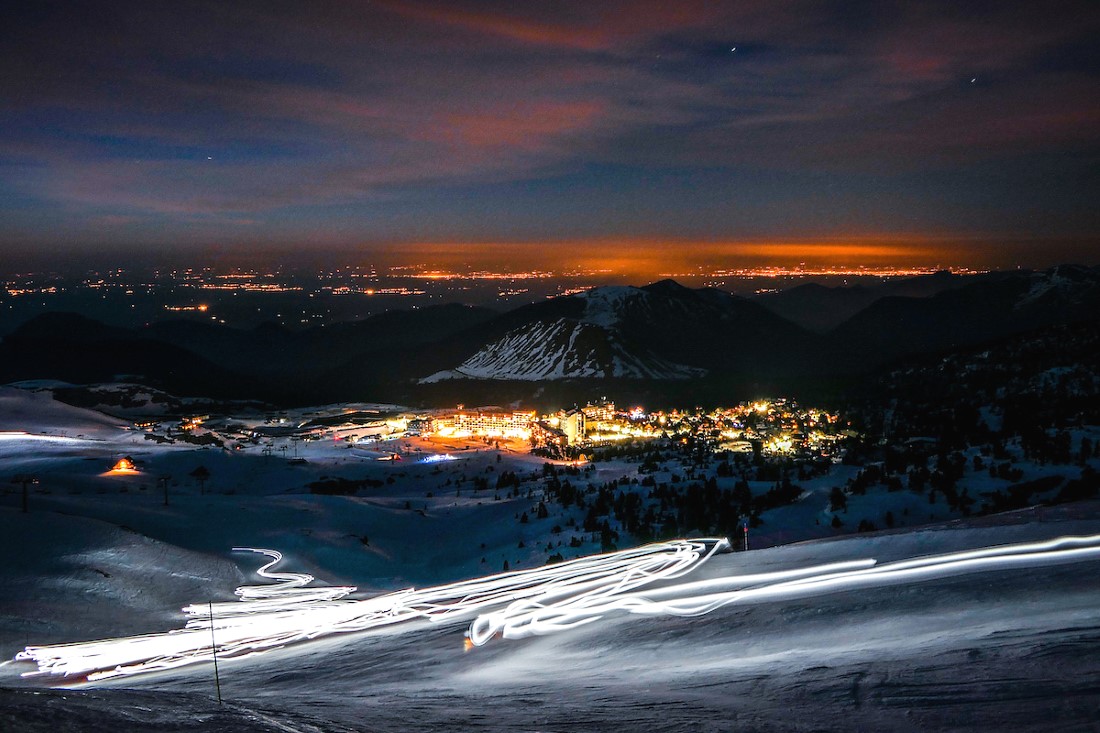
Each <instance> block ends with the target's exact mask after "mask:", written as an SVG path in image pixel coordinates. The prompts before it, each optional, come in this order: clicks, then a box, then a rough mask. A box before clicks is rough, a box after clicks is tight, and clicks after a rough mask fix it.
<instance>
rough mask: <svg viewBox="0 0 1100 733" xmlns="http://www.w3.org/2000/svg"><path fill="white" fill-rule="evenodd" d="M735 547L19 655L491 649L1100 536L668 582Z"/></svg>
mask: <svg viewBox="0 0 1100 733" xmlns="http://www.w3.org/2000/svg"><path fill="white" fill-rule="evenodd" d="M729 548H730V545H729V542H728V540H725V539H706V540H702V539H701V540H676V541H670V542H661V543H656V544H651V545H645V546H643V547H638V548H635V549H632V550H624V551H621V552H614V553H608V554H604V555H593V556H590V557H584V558H578V559H575V560H571V561H568V562H563V563H559V564H557V565H550V566H546V567H542V568H537V569H533V570H521V571H515V572H510V573H500V574H496V575H490V576H485V577H482V578H474V579H471V580H466V581H461V582H458V583H450V584H446V585H439V586H434V587H429V588H424V589H421V590H416V589H413V588H409V589H406V590H401V591H397V592H394V593H388V594H385V595H381V596H377V597H374V598H369V599H366V600H351V599H347V598H345V596H347V595H348V594H349V593H351V592H352V591H354V590H355V589H354V588H353V587H350V586H339V587H319V588H308V587H306V586H307V585H308V584H309V583H310V582H312V580H313V578H312V576H310V575H307V574H304V573H281V572H273V571H271V567H272V566H273V565H275V564H276V563H278V562H279V561H280V560H281V559H282V556H281V555H280V554H279V553H278V552H276V551H274V550H261V549H253V548H239V549H246V550H249V551H252V552H258V553H262V554H265V555H267V556H268V557H270V558H272V559H271V562H268V563H267V564H265V565H264V566H263V567H262V568H260V570H259V571H258V573H259V574H260V575H261V576H262V577H265V578H268V579H271V580H276V581H278V582H277V583H275V584H270V585H263V586H242V587H241V588H238V589H237V595H238V596H239V598H240V600H239V601H238V602H235V603H219V604H214V605H213V606H212V607H208V606H206V605H205V604H201V605H198V604H196V605H193V606H188V607H187V608H185V609H184V611H185V612H186V613H187V614H188V616H189V617H190V620H189V621H188V622H187V624H186V626H185V628H183V629H180V630H177V631H170V632H167V633H162V634H151V635H148V636H136V637H128V638H119V639H104V640H101V641H89V642H81V643H76V644H61V645H54V646H31V647H27V648H26V649H25V650H23V651H22V652H20V653H19V654H18V655H17V656H16V659H17V660H29V661H33V662H35V663H36V664H37V665H38V669H37V670H36V671H31V672H27V673H25V675H24V676H33V675H58V676H64V677H68V678H74V677H76V678H81V677H82V678H85V679H87V680H90V681H94V680H101V679H107V678H110V677H118V676H124V675H131V674H138V673H143V672H151V671H157V670H166V669H173V668H176V667H180V666H183V665H187V664H193V663H196V662H204V661H211V660H212V659H213V654H212V651H213V650H212V649H211V641H210V638H211V636H210V633H211V624H213V630H214V632H215V635H216V638H217V654H218V657H219V658H220V659H231V658H240V657H245V656H248V655H251V654H255V653H258V652H262V651H265V650H269V649H274V648H278V647H282V646H286V645H287V644H292V643H296V642H303V641H307V640H311V639H318V638H322V637H326V636H330V635H333V634H341V633H349V632H356V631H365V630H368V629H376V628H381V627H385V626H390V625H393V624H398V623H401V622H404V621H411V620H415V619H427V620H429V621H432V622H435V623H442V622H451V621H455V620H459V619H466V618H470V617H475V618H474V620H473V622H472V623H471V625H470V627H469V629H468V631H467V633H466V636H467V644H468V645H469V646H480V645H482V644H485V643H486V642H488V641H489V640H490V639H492V638H494V637H495V636H500V637H502V638H505V639H517V638H523V637H527V636H532V635H539V634H548V633H552V632H556V631H564V630H567V629H572V628H576V627H578V626H581V625H585V624H590V623H594V622H597V621H599V620H600V619H601V618H603V617H605V616H607V615H609V614H614V613H631V614H641V615H647V616H661V615H671V616H699V615H703V614H707V613H710V612H712V611H714V610H717V609H719V608H722V607H723V606H727V605H730V604H733V603H760V602H768V601H775V600H785V599H792V598H805V597H810V596H816V595H821V594H824V593H833V592H838V591H846V590H854V589H861V588H867V587H873V586H882V585H888V584H894V583H905V582H922V581H928V580H933V579H936V578H944V577H950V576H953V575H959V574H963V573H973V572H984V571H991V570H1006V569H1012V568H1021V567H1034V566H1041V565H1047V564H1054V563H1067V562H1080V561H1085V560H1095V559H1100V535H1090V536H1085V537H1060V538H1057V539H1052V540H1047V541H1043V542H1032V543H1023V544H1014V545H1001V546H994V547H985V548H980V549H975V550H966V551H961V552H952V553H946V554H942V555H932V556H927V557H918V558H912V559H905V560H898V561H894V562H889V563H883V564H881V565H880V564H877V563H876V561H875V560H873V559H869V558H868V559H856V560H849V561H844V562H835V563H828V564H823V565H815V566H809V567H802V568H793V569H788V570H781V571H775V572H767V573H753V574H744V575H732V576H727V577H720V578H713V579H709V580H699V581H691V582H679V583H669V581H674V580H677V579H679V578H682V577H683V576H685V575H687V574H689V573H691V572H692V571H694V570H696V569H697V568H698V567H699V566H700V565H701V564H702V563H704V562H705V561H706V560H708V559H709V558H710V557H711V556H712V555H714V554H715V553H716V552H720V551H725V550H728V549H729Z"/></svg>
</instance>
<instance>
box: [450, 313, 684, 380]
mask: <svg viewBox="0 0 1100 733" xmlns="http://www.w3.org/2000/svg"><path fill="white" fill-rule="evenodd" d="M605 314H606V312H597V314H596V315H597V317H598V318H599V319H600V320H607V319H604V318H603V317H602V316H603V315H605ZM453 372H454V375H453V376H455V377H470V378H475V379H517V380H526V381H537V380H543V379H576V378H606V377H628V378H635V379H640V378H649V379H686V378H689V377H692V376H698V375H700V374H702V373H703V370H701V369H694V368H692V367H688V366H684V365H682V364H675V363H672V362H669V361H666V360H663V359H660V358H658V357H656V356H653V355H651V354H643V353H638V352H636V351H635V352H631V351H629V350H628V349H626V348H625V347H624V346H623V344H622V342H621V341H620V339H619V338H617V336H616V335H615V333H614V332H613V331H611V330H609V329H608V328H606V327H605V326H604V325H603V324H598V325H597V324H596V323H592V322H584V321H580V322H578V321H572V320H569V319H564V318H561V319H557V320H555V321H550V322H544V321H535V322H533V323H530V324H527V325H525V326H523V327H521V328H518V329H515V330H514V331H511V332H509V333H508V334H506V335H505V336H504V337H502V338H501V339H499V340H497V341H494V342H492V343H489V344H487V345H486V346H484V347H483V348H481V349H480V350H479V351H478V352H477V353H475V354H474V355H473V356H471V357H470V358H469V359H466V360H465V361H464V362H462V364H460V365H459V366H458V367H456V368H455V369H454V370H453ZM428 380H430V381H436V380H434V379H432V378H431V377H429V378H428Z"/></svg>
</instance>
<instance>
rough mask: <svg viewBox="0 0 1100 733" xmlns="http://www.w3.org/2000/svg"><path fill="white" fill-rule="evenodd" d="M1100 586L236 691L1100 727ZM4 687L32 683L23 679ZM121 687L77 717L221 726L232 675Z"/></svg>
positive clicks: (632, 628) (1004, 592)
mask: <svg viewBox="0 0 1100 733" xmlns="http://www.w3.org/2000/svg"><path fill="white" fill-rule="evenodd" d="M1098 530H1100V507H1097V506H1096V505H1092V506H1091V507H1084V506H1076V507H1060V508H1057V509H1053V510H1041V511H1033V512H1029V513H1027V514H1026V515H1016V516H1014V517H1010V518H1004V519H1002V520H998V519H994V518H986V519H983V520H978V521H974V522H972V523H967V524H961V523H957V524H954V525H949V526H946V527H939V528H928V529H924V530H920V531H912V532H905V533H893V534H880V535H863V536H858V537H848V538H843V539H838V540H833V541H824V542H808V543H802V544H798V545H791V546H786V547H779V548H773V549H769V550H761V551H756V552H750V553H738V554H734V555H724V556H716V557H714V558H712V559H711V560H710V561H709V562H708V563H707V564H706V565H705V566H704V568H703V569H702V570H701V571H699V574H698V575H693V576H692V579H693V580H705V579H718V578H723V577H729V576H731V575H738V574H746V573H761V572H770V571H782V570H789V569H792V568H798V567H803V566H806V565H818V564H822V563H832V562H842V561H852V560H859V559H866V558H874V559H876V560H878V561H879V562H889V561H894V560H899V559H903V558H913V557H921V556H926V555H929V554H933V553H945V552H953V551H960V550H967V549H972V548H978V547H988V546H998V545H1004V544H1008V543H1019V542H1032V541H1036V540H1043V539H1049V538H1052V537H1058V536H1063V535H1085V534H1095V533H1096V532H1097V531H1098ZM288 569H293V568H288ZM1097 570H1100V562H1098V561H1096V560H1095V559H1091V560H1086V561H1072V562H1069V561H1067V562H1064V563H1059V564H1054V565H1042V566H1028V567H1018V568H1007V569H999V570H992V571H989V570H985V571H974V572H962V573H961V574H953V575H948V576H944V577H938V578H932V579H923V580H920V581H915V582H897V583H893V584H890V585H888V586H883V587H872V588H862V589H859V590H840V591H833V592H830V591H828V590H825V591H823V592H820V593H814V594H812V595H808V596H805V597H801V598H797V599H787V600H783V599H779V600H776V601H772V602H767V601H765V602H754V603H748V604H739V603H734V604H732V605H730V606H727V607H725V608H722V609H719V610H716V611H714V612H712V613H709V614H706V615H703V616H698V617H687V618H676V617H668V616H655V617H649V618H647V617H643V616H633V615H627V614H620V615H614V616H611V617H607V618H604V619H602V620H600V621H599V622H597V623H594V624H591V625H589V626H585V627H582V628H577V629H573V630H571V631H563V632H561V633H557V634H552V635H549V636H544V637H538V638H531V639H523V640H518V641H514V640H505V639H496V640H493V641H490V642H489V643H488V644H487V645H485V646H484V647H480V648H477V649H474V650H472V651H469V652H466V653H463V651H462V645H461V641H462V632H463V629H464V628H465V623H461V622H458V623H451V624H448V623H443V624H439V625H434V626H427V625H423V624H415V623H414V624H412V625H410V626H407V627H405V628H403V629H401V630H391V631H385V632H375V633H367V634H359V635H352V636H347V637H343V638H335V639H329V640H324V641H319V642H313V643H309V644H305V645H302V646H298V647H294V648H291V649H287V650H283V651H277V652H271V653H268V654H264V655H259V656H256V657H252V658H246V659H241V660H231V661H226V662H223V663H222V665H221V670H220V671H221V681H222V692H223V694H224V695H225V696H226V697H227V699H228V700H230V701H232V703H233V704H234V705H236V706H244V707H246V708H252V707H257V708H262V709H264V710H265V711H266V712H265V713H264V715H265V716H274V717H275V718H277V719H280V718H279V715H280V714H279V713H278V712H275V711H279V710H282V711H285V712H284V713H282V715H284V716H285V717H284V718H281V719H282V720H283V721H284V722H285V723H286V724H287V725H288V726H289V729H292V730H298V729H299V728H298V727H296V725H295V723H294V721H295V720H296V719H297V716H300V715H302V714H303V713H306V714H308V715H310V716H321V717H323V718H326V719H329V720H333V721H336V724H337V725H341V726H346V727H349V728H353V729H357V730H371V731H391V730H392V731H397V730H409V729H416V730H427V731H443V730H447V731H455V730H570V731H583V730H608V729H615V730H626V731H632V730H638V731H652V730H684V731H687V730H726V729H728V727H729V726H730V725H731V724H736V727H737V728H740V729H748V730H763V731H772V730H775V731H780V730H782V731H791V730H797V731H802V730H815V731H817V730H826V731H834V730H835V731H841V730H845V731H846V730H860V729H862V730H902V731H917V730H921V731H924V730H975V731H978V730H990V729H997V728H1000V729H1003V730H1024V731H1028V730H1036V731H1038V730H1049V729H1050V727H1051V725H1052V723H1053V724H1056V727H1057V728H1058V729H1060V730H1089V729H1090V727H1089V726H1091V725H1092V724H1093V722H1094V721H1095V713H1096V710H1097V709H1098V705H1100V689H1098V688H1097V687H1096V684H1095V680H1096V679H1098V675H1100V659H1098V658H1097V655H1096V654H1095V650H1096V648H1097V644H1100V628H1098V627H1097V624H1096V608H1097V606H1098V604H1100V586H1097V584H1095V583H1093V582H1091V578H1093V577H1095V574H1096V572H1097ZM166 582H167V583H172V582H174V581H173V580H172V579H171V578H168V579H166ZM223 590H224V589H223ZM11 671H12V670H11V669H10V668H5V670H4V673H10V672H11ZM4 682H5V683H6V684H24V685H25V684H27V683H26V682H23V683H18V680H16V679H15V678H12V677H10V675H8V676H7V678H6V679H5V680H4ZM125 688H132V689H133V690H134V691H129V690H127V689H125ZM102 689H103V690H104V691H105V692H107V691H109V692H110V693H113V694H110V695H106V694H104V695H103V696H102V697H101V698H100V699H101V700H102V701H103V703H102V704H100V705H99V707H98V708H97V707H96V705H95V704H92V703H90V702H89V701H88V699H87V698H83V697H74V700H73V702H72V703H71V706H70V707H71V709H72V710H73V711H74V714H75V715H77V716H84V719H85V720H88V719H90V720H91V721H99V720H106V719H110V717H111V713H110V712H109V708H114V707H116V706H120V705H126V704H133V703H134V702H136V701H140V704H141V705H142V706H144V707H145V708H146V709H147V711H148V715H149V716H150V718H151V719H171V718H172V717H173V715H174V716H175V717H182V714H183V713H186V712H187V711H192V710H193V711H194V712H195V713H196V714H197V713H198V712H199V711H205V712H206V713H207V714H208V713H209V707H208V706H207V705H206V703H205V702H204V701H203V700H202V698H201V697H199V696H203V695H205V696H210V695H212V694H213V679H212V670H211V669H210V668H209V665H205V666H196V667H191V668H186V669H184V670H181V671H177V672H174V673H171V674H161V675H157V676H154V677H144V678H143V677H138V678H131V679H127V680H125V681H124V682H122V683H119V684H109V685H105V686H103V688H102ZM153 691H159V692H161V693H165V694H164V697H163V698H158V695H156V694H154V693H153ZM169 693H170V694H169ZM178 693H190V694H193V695H195V697H193V698H187V697H185V696H180V695H178ZM109 701H113V702H109ZM13 704H15V703H14V702H12V695H11V694H10V693H9V694H7V695H0V715H3V714H4V709H5V708H7V709H10V706H11V705H13ZM101 716H102V717H101ZM0 719H3V718H0ZM333 727H335V726H333ZM38 730H44V728H39V729H38Z"/></svg>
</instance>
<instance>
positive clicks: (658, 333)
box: [422, 280, 809, 382]
mask: <svg viewBox="0 0 1100 733" xmlns="http://www.w3.org/2000/svg"><path fill="white" fill-rule="evenodd" d="M492 326H493V327H492V328H490V329H488V333H486V332H485V331H482V330H479V331H478V333H477V334H475V335H474V338H472V339H471V347H470V348H469V349H468V351H467V353H465V354H463V357H464V358H462V360H461V361H460V362H459V363H457V364H455V365H454V366H450V367H448V368H446V369H443V370H439V371H436V372H435V373H433V374H431V375H430V376H428V377H426V378H424V379H423V380H422V382H437V381H440V380H443V379H489V380H524V381H534V380H554V379H581V378H589V379H593V378H594V379H602V378H627V379H689V378H693V377H699V376H703V375H706V374H708V373H711V372H714V371H727V370H729V369H730V368H737V367H738V366H739V365H741V364H744V363H746V362H747V361H748V360H757V361H759V362H763V363H771V361H772V359H771V358H770V357H771V356H773V355H775V354H778V353H781V352H782V353H785V351H786V349H787V347H788V346H791V345H794V344H796V343H801V342H802V340H803V339H805V338H807V337H808V336H809V334H807V333H806V332H804V331H802V330H801V329H799V328H798V327H796V326H794V325H793V324H790V323H788V322H787V321H784V320H783V319H782V318H780V317H778V316H775V315H774V314H772V313H770V312H769V311H767V310H766V309H764V308H762V307H760V306H758V305H756V304H754V303H751V302H749V301H747V300H745V299H743V298H738V297H736V296H733V295H730V294H728V293H723V292H719V291H716V290H705V289H704V290H691V289H689V288H685V287H683V286H681V285H678V284H677V283H675V282H673V281H671V280H665V281H661V282H658V283H654V284H652V285H647V286H646V287H642V288H638V287H626V286H612V287H600V288H593V289H592V290H588V291H585V292H582V293H577V294H574V295H571V296H566V297H562V298H557V299H554V300H551V301H548V302H546V303H539V304H536V305H533V306H528V307H526V308H521V309H519V310H517V311H513V312H512V313H509V314H505V316H503V317H502V318H501V319H498V321H497V322H496V323H494V324H492ZM761 347H763V349H762V348H761ZM767 352H770V353H767Z"/></svg>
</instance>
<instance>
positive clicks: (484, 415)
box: [439, 410, 535, 440]
mask: <svg viewBox="0 0 1100 733" xmlns="http://www.w3.org/2000/svg"><path fill="white" fill-rule="evenodd" d="M534 421H535V412H534V410H531V411H515V412H482V411H481V410H460V411H458V412H456V413H454V415H453V416H452V417H451V420H450V425H446V424H444V425H443V426H441V427H440V430H439V433H440V434H441V435H447V434H451V435H478V436H493V435H499V436H503V437H506V438H523V439H524V440H526V439H527V438H529V437H530V436H531V425H532V424H533V423H534Z"/></svg>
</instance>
